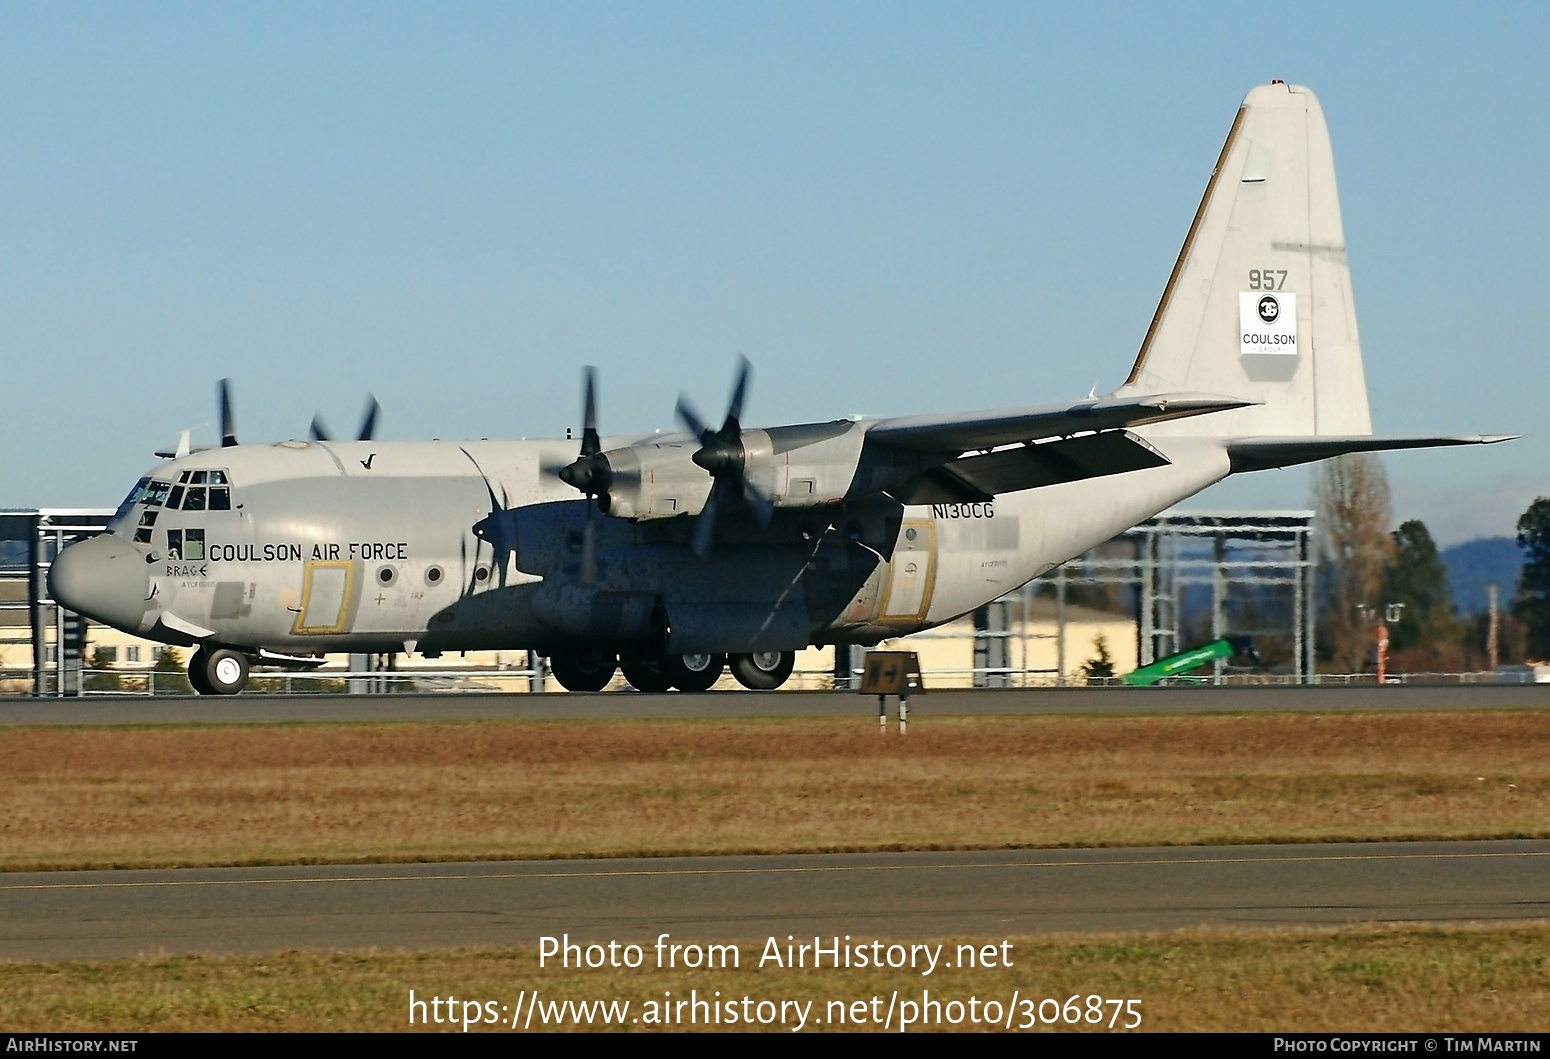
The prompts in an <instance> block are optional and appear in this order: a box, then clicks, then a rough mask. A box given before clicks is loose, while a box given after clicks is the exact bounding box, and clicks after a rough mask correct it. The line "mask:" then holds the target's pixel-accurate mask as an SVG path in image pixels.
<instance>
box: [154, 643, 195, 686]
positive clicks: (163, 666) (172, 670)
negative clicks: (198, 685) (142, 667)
mask: <svg viewBox="0 0 1550 1059" xmlns="http://www.w3.org/2000/svg"><path fill="white" fill-rule="evenodd" d="M151 680H152V682H153V687H152V691H151V693H152V694H154V695H192V694H193V693H194V688H193V685H191V684H190V683H189V682H188V671H187V670H186V669H185V668H184V665H183V659H182V658H181V657H180V656H179V655H178V649H177V648H176V647H163V648H162V649H161V654H159V655H157V656H156V665H155V666H154V667H152V669H151Z"/></svg>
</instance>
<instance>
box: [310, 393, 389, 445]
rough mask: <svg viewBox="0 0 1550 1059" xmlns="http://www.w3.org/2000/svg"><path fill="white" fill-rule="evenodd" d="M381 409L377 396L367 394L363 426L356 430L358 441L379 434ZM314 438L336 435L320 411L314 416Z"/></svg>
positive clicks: (319, 439)
mask: <svg viewBox="0 0 1550 1059" xmlns="http://www.w3.org/2000/svg"><path fill="white" fill-rule="evenodd" d="M381 411H382V406H381V405H380V404H378V403H377V399H376V397H374V396H372V395H371V394H367V395H366V412H365V414H364V415H362V416H361V428H360V429H359V430H358V431H356V432H355V440H356V441H370V440H372V439H373V438H375V437H376V436H377V416H378V414H379V413H380V412H381ZM312 440H313V441H333V440H334V436H333V435H332V434H330V433H329V430H328V424H327V423H325V422H323V413H322V412H318V413H317V414H315V415H314V416H313V417H312Z"/></svg>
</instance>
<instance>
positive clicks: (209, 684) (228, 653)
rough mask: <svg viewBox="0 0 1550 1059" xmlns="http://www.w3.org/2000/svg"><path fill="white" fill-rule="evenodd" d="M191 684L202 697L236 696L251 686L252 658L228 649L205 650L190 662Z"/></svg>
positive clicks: (199, 651)
mask: <svg viewBox="0 0 1550 1059" xmlns="http://www.w3.org/2000/svg"><path fill="white" fill-rule="evenodd" d="M188 682H189V683H190V684H192V685H193V686H194V690H195V691H197V692H199V694H201V695H235V694H237V692H239V691H241V690H242V689H243V688H244V687H246V686H247V683H248V656H247V655H245V654H243V653H242V652H240V651H233V650H231V649H230V648H226V647H217V648H214V649H211V648H209V647H201V648H199V650H197V651H195V652H194V657H192V658H190V659H189V660H188Z"/></svg>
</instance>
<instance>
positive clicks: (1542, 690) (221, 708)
mask: <svg viewBox="0 0 1550 1059" xmlns="http://www.w3.org/2000/svg"><path fill="white" fill-rule="evenodd" d="M1547 708H1550V684H1400V685H1390V686H1387V687H1379V686H1376V685H1365V686H1363V685H1358V686H1356V687H1341V686H1338V685H1313V686H1302V687H1297V686H1287V687H1273V686H1267V687H1224V688H1215V687H1169V688H1123V687H1119V688H1029V689H1021V688H1017V689H990V688H980V689H974V690H954V691H933V692H930V693H928V694H926V695H917V696H915V697H913V698H911V700H910V716H911V718H912V719H913V720H914V721H916V722H917V723H928V722H929V720H930V718H932V717H949V716H1019V715H1038V714H1168V713H1259V712H1275V711H1286V710H1305V711H1324V710H1377V709H1435V710H1460V709H1463V710H1485V709H1547ZM889 709H890V713H892V712H893V711H894V706H893V705H892V700H890V707H889ZM876 715H877V700H876V698H874V697H872V696H868V695H859V694H856V693H854V692H843V691H788V692H753V691H717V692H706V693H703V694H698V695H684V694H679V693H668V694H663V695H646V694H640V693H638V692H633V691H625V692H610V693H607V694H600V695H572V694H558V693H557V694H547V695H524V694H511V695H497V694H481V693H462V694H426V695H293V696H281V695H239V696H235V697H232V698H224V697H212V698H200V697H197V696H188V697H171V696H159V697H157V698H154V699H150V698H138V697H127V696H125V697H97V696H92V697H88V698H81V699H33V698H26V697H20V696H17V697H6V698H0V726H4V725H17V724H28V725H33V724H274V723H292V722H305V721H354V722H359V721H472V720H493V719H505V718H512V719H515V718H528V719H533V720H564V719H582V718H585V719H606V718H649V717H710V718H716V717H720V718H735V717H851V716H854V717H876Z"/></svg>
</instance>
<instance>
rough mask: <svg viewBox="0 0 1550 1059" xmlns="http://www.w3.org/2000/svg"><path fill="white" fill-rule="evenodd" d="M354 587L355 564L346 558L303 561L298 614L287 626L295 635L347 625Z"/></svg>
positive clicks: (336, 630)
mask: <svg viewBox="0 0 1550 1059" xmlns="http://www.w3.org/2000/svg"><path fill="white" fill-rule="evenodd" d="M354 588H355V564H354V563H352V562H349V561H347V560H338V561H328V562H315V561H314V562H309V563H307V569H306V573H305V575H304V578H303V581H302V585H301V613H299V614H297V615H296V625H295V627H294V628H293V629H291V633H292V635H295V636H325V635H330V634H334V633H341V632H344V631H345V627H346V626H348V625H349V624H350V599H351V593H352V590H353V589H354Z"/></svg>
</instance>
